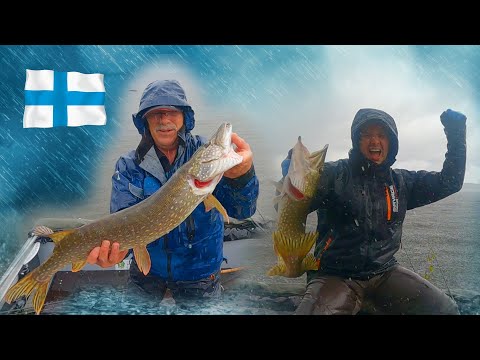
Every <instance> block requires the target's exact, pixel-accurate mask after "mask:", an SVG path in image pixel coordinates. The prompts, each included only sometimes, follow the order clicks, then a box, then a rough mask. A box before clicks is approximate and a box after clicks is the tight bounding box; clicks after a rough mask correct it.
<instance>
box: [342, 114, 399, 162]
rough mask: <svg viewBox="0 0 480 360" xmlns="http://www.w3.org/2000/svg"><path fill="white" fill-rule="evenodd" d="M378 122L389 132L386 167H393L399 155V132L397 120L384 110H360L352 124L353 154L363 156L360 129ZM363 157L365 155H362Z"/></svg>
mask: <svg viewBox="0 0 480 360" xmlns="http://www.w3.org/2000/svg"><path fill="white" fill-rule="evenodd" d="M372 120H376V121H379V122H381V123H382V124H383V125H385V128H386V129H387V131H388V137H389V140H390V144H389V150H388V155H387V158H386V160H385V165H387V166H391V165H392V164H393V163H394V162H395V160H396V156H397V153H398V131H397V125H396V124H395V120H393V118H392V117H391V116H390V115H389V114H387V113H386V112H384V111H382V110H377V109H360V110H359V111H358V112H357V114H356V115H355V118H354V119H353V122H352V129H351V137H352V150H351V152H352V153H356V154H357V155H358V154H361V153H360V149H359V140H360V129H361V128H362V126H363V125H365V124H366V123H367V122H370V121H372ZM362 156H363V155H362Z"/></svg>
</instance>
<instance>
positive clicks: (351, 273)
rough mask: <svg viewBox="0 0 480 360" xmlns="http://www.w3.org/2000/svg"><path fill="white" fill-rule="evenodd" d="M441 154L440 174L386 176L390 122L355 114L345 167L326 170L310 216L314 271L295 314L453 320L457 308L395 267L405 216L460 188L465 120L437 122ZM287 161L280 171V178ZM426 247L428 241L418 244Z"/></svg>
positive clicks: (377, 114) (370, 112) (393, 140)
mask: <svg viewBox="0 0 480 360" xmlns="http://www.w3.org/2000/svg"><path fill="white" fill-rule="evenodd" d="M440 119H441V122H442V124H443V126H444V130H445V134H446V136H447V141H448V144H447V153H446V155H445V161H444V163H443V169H442V170H441V171H440V172H435V171H408V170H404V169H392V168H391V166H392V164H393V163H394V162H395V157H396V155H397V152H398V132H397V127H396V125H395V121H394V120H393V118H392V117H391V116H390V115H389V114H387V113H385V112H384V111H381V110H376V109H361V110H359V111H358V112H357V114H356V115H355V118H354V120H353V123H352V128H351V138H352V149H351V150H350V152H349V158H348V159H341V160H337V161H334V162H326V163H325V165H324V167H323V173H322V176H321V179H320V185H319V188H318V191H317V194H316V197H315V199H314V201H313V204H312V208H311V211H315V210H317V217H318V225H317V229H318V232H319V234H320V236H319V238H318V240H317V244H316V246H315V252H314V253H315V257H316V258H317V261H318V262H319V269H318V271H312V272H310V273H309V274H308V275H307V289H306V292H305V294H304V297H303V299H302V301H301V303H300V304H299V306H298V308H297V310H296V314H300V315H305V314H356V313H358V312H359V311H360V310H361V309H363V308H364V307H365V305H366V304H367V303H368V304H370V310H373V311H374V312H376V313H387V314H458V309H457V306H456V304H455V302H454V301H453V300H452V299H451V298H450V297H448V296H447V295H446V294H445V293H443V292H442V291H441V290H440V289H438V288H437V287H435V286H434V285H433V284H431V283H430V282H428V281H427V280H425V279H424V278H423V277H421V276H419V275H418V274H416V273H414V272H413V271H410V270H408V269H406V268H404V267H402V266H400V265H399V264H398V263H397V260H396V259H395V257H394V254H395V253H396V252H397V251H398V250H399V248H400V244H401V237H402V226H403V221H404V219H405V214H406V212H407V210H410V209H414V208H416V207H419V206H424V205H427V204H430V203H433V202H435V201H438V200H440V199H443V198H445V197H447V196H449V195H451V194H453V193H455V192H457V191H459V190H460V189H461V188H462V185H463V179H464V176H465V162H466V117H465V115H463V114H461V113H459V112H456V111H452V110H450V109H449V110H447V111H445V112H443V113H442V115H441V116H440ZM288 164H289V159H288V157H287V159H285V160H284V161H283V163H282V172H283V174H284V176H285V174H286V172H287V169H288ZM418 241H428V239H418Z"/></svg>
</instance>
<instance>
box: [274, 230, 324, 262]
mask: <svg viewBox="0 0 480 360" xmlns="http://www.w3.org/2000/svg"><path fill="white" fill-rule="evenodd" d="M317 237H318V232H310V233H306V234H303V236H301V237H300V238H293V239H292V238H290V237H287V236H285V234H284V233H282V232H278V231H274V232H273V241H274V243H275V250H276V252H277V254H278V255H280V256H281V257H282V258H284V259H285V258H286V257H288V256H290V257H291V256H297V257H302V258H303V257H305V256H306V255H307V254H308V253H309V252H310V250H311V249H312V246H313V245H314V244H315V241H317Z"/></svg>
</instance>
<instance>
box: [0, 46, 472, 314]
mask: <svg viewBox="0 0 480 360" xmlns="http://www.w3.org/2000/svg"><path fill="white" fill-rule="evenodd" d="M478 64H480V47H479V46H460V45H456V46H439V45H437V46H403V45H395V46H387V45H385V46H360V45H358V46H347V45H342V46H337V45H329V46H309V45H291V46H287V45H275V46H273V45H271V46H270V45H256V46H255V45H252V46H240V45H239V46H237V45H225V46H223V45H208V46H207V45H192V46H186V45H178V46H177V45H162V46H149V45H99V46H95V45H2V46H0V66H1V69H2V71H1V72H0V77H1V81H0V109H1V110H0V125H1V127H2V131H1V132H0V149H1V150H2V151H1V152H0V184H1V186H0V221H1V223H2V224H3V225H4V231H3V232H2V237H1V238H0V275H1V274H3V273H4V272H5V271H6V269H7V268H8V266H9V263H10V262H11V261H12V259H13V258H14V256H15V255H16V253H17V251H18V250H19V249H20V247H21V246H22V244H23V242H24V241H25V240H26V235H27V233H28V231H30V230H31V228H32V227H33V225H34V223H35V222H36V221H38V219H40V218H45V217H48V218H52V217H53V218H54V217H59V218H85V219H97V218H99V217H101V216H103V215H106V214H108V213H109V201H110V187H111V179H112V176H115V174H114V164H115V161H116V159H117V158H118V157H119V156H120V155H121V154H123V153H125V152H127V151H130V150H132V149H134V148H135V147H136V146H137V144H138V142H139V141H140V135H139V134H138V132H137V130H136V128H135V127H134V125H133V123H132V114H133V113H135V112H136V111H137V110H138V103H139V99H140V96H141V95H142V91H143V89H144V88H145V87H146V86H147V85H148V84H149V83H150V82H152V81H154V80H157V79H177V80H178V81H180V83H181V84H182V85H183V87H184V88H185V90H186V92H187V97H188V100H189V102H190V103H191V104H192V107H193V109H194V111H195V117H196V125H195V129H194V130H193V133H194V134H200V135H203V136H206V137H208V136H210V135H211V134H212V133H213V131H214V130H215V129H216V128H217V127H218V124H219V123H220V122H223V121H229V122H231V123H232V124H233V128H234V131H235V132H237V133H238V134H239V135H240V136H242V137H243V138H244V139H246V140H247V142H248V143H249V144H250V146H251V148H252V150H253V153H254V164H255V170H256V173H257V176H258V178H259V181H260V197H259V200H258V205H257V213H256V214H255V216H256V217H255V219H260V220H261V221H269V220H272V219H273V220H274V219H275V218H276V213H275V210H274V207H273V198H274V196H275V189H274V187H273V186H272V185H271V183H270V181H271V180H273V181H278V180H279V179H280V177H281V169H280V163H281V161H282V160H283V159H284V158H285V156H286V155H287V152H288V150H289V149H291V148H292V147H293V146H294V144H295V142H296V139H297V137H298V136H301V137H302V141H303V142H304V144H305V145H306V146H307V147H308V148H309V149H310V150H312V151H315V150H319V149H321V148H323V146H324V145H325V144H329V150H328V154H327V158H326V161H334V160H337V159H341V158H345V157H347V154H348V150H349V149H350V148H351V138H350V126H351V122H352V120H353V117H354V115H355V113H356V111H357V110H358V109H360V108H366V107H372V108H378V109H382V110H384V111H386V112H388V113H389V114H391V115H392V116H393V118H394V119H395V121H396V123H397V127H398V133H399V152H398V155H397V161H396V162H395V164H394V165H393V167H394V168H403V169H409V170H428V171H440V170H441V168H442V164H443V160H444V158H445V152H446V150H447V148H446V144H447V143H446V138H445V134H444V132H443V127H442V124H441V122H440V114H441V113H442V112H443V111H444V110H446V109H448V108H451V109H454V110H458V111H460V112H462V113H464V114H465V115H466V116H467V118H468V120H467V168H466V176H465V183H464V187H463V189H462V190H461V191H460V192H459V193H457V194H454V195H452V196H450V197H448V198H446V199H443V200H441V201H439V202H437V203H434V204H431V205H427V206H425V207H422V208H417V209H415V210H412V211H409V212H407V216H406V221H405V223H404V229H403V238H402V248H401V249H400V251H399V252H398V253H397V259H398V260H399V262H400V263H401V264H402V265H404V266H406V267H408V268H409V269H411V270H414V271H415V272H417V273H419V274H421V275H422V276H428V277H429V279H430V281H432V282H433V283H434V284H435V285H436V286H438V287H440V288H441V289H442V290H444V291H446V292H447V293H450V294H451V295H452V296H453V297H454V298H455V300H456V301H457V304H458V306H459V309H460V312H461V313H462V314H478V313H479V312H480V302H479V299H480V280H479V279H480V277H479V276H478V271H479V269H480V251H478V250H479V249H478V244H477V243H476V239H478V237H479V233H480V224H479V223H478V219H479V218H480V155H479V154H480V142H479V141H478V139H479V138H480V120H479V119H480V101H479V100H478V99H480V66H479V65H478ZM26 69H33V70H43V69H48V70H55V71H78V72H82V73H102V74H104V76H105V77H104V81H105V88H106V100H105V109H106V113H107V123H106V125H104V126H81V127H55V128H47V129H40V128H28V129H24V128H23V125H22V121H23V113H24V110H25V103H24V87H25V74H26ZM315 222H316V217H315V216H314V214H310V215H309V221H308V223H307V227H308V228H309V229H311V230H312V229H314V228H315ZM307 230H308V229H307ZM235 242H236V243H237V244H236V245H235V246H236V247H239V248H241V250H242V251H243V252H244V256H243V257H241V259H240V261H243V262H245V263H242V264H241V265H243V266H248V268H249V269H250V270H248V271H247V272H245V274H244V275H243V277H242V281H241V286H239V287H238V288H234V289H232V291H231V292H230V293H229V292H226V300H225V304H223V306H219V305H215V306H212V307H210V308H208V307H207V309H210V310H205V309H202V308H201V307H198V308H196V309H197V310H194V311H193V312H194V313H195V312H199V313H206V312H209V311H210V313H222V314H224V313H228V314H231V313H236V309H237V310H238V312H240V313H245V314H265V313H267V314H290V313H292V312H293V311H294V308H295V306H296V304H298V301H299V298H300V293H301V289H302V286H304V285H305V281H306V279H305V277H300V278H298V279H284V278H278V277H275V278H270V277H267V276H266V272H267V270H268V269H269V268H270V267H271V266H273V265H274V264H275V262H276V259H275V256H274V253H273V249H272V240H271V231H270V230H266V231H265V232H264V235H262V236H259V237H258V238H255V239H249V240H235ZM226 246H230V245H229V244H227V243H226ZM232 283H233V281H232ZM97 288H98V286H96V285H95V286H93V285H92V287H91V288H88V287H87V288H84V289H79V290H78V297H77V300H78V299H80V300H79V301H80V302H79V303H78V304H79V305H78V306H77V307H75V306H73V305H72V306H70V305H68V303H65V304H64V305H62V306H63V307H62V306H59V307H57V310H58V309H61V310H58V311H61V312H67V313H89V312H91V311H93V312H95V311H96V312H97V313H126V312H128V311H129V309H132V310H131V312H132V313H142V312H143V311H148V312H150V311H151V309H152V308H153V307H152V306H151V305H150V304H149V303H148V302H147V303H146V305H145V306H144V307H141V306H140V305H139V307H135V301H134V300H132V299H127V300H125V302H124V303H123V305H121V306H120V307H119V308H118V309H115V298H119V297H121V291H120V293H118V290H116V289H108V291H107V292H105V295H102V296H103V298H101V299H100V298H99V297H98V296H99V295H98V293H100V291H99V290H98V289H97ZM269 289H273V290H269ZM95 294H97V295H95ZM119 294H120V295H119ZM272 294H273V295H272ZM275 294H277V295H275ZM95 296H96V298H95ZM74 303H76V302H74ZM74 303H72V304H74ZM259 303H263V304H265V306H263V307H259V306H260V305H259ZM92 304H98V309H97V310H95V306H91V305H92ZM239 304H241V305H239ZM167 305H168V304H167ZM92 309H94V310H92ZM148 309H150V310H148ZM167 309H168V311H167V310H165V309H161V310H159V312H163V313H172V312H173V313H181V314H183V313H189V311H184V310H181V309H180V310H179V309H178V308H172V307H171V306H170V305H168V306H167ZM172 309H173V310H172Z"/></svg>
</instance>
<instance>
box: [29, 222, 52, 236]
mask: <svg viewBox="0 0 480 360" xmlns="http://www.w3.org/2000/svg"><path fill="white" fill-rule="evenodd" d="M32 233H33V235H36V236H45V237H48V235H50V234H53V233H54V231H53V230H52V229H50V228H49V227H46V226H43V225H38V226H35V228H34V229H33V230H32Z"/></svg>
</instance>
